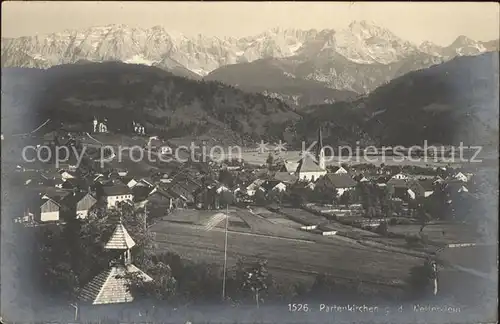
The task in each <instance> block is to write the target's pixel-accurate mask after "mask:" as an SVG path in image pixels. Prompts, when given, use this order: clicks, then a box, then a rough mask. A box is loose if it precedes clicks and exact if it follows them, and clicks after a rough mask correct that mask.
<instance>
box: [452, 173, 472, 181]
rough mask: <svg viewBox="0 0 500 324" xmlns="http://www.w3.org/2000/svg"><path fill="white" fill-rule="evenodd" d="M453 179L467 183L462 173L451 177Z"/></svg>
mask: <svg viewBox="0 0 500 324" xmlns="http://www.w3.org/2000/svg"><path fill="white" fill-rule="evenodd" d="M453 178H454V179H457V180H460V181H462V182H467V181H469V178H468V177H467V176H466V175H465V174H463V173H462V172H458V173H456V174H455V175H454V176H453Z"/></svg>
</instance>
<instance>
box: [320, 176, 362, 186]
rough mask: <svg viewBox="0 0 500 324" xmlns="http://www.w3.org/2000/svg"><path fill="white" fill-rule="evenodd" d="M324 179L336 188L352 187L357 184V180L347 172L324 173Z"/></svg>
mask: <svg viewBox="0 0 500 324" xmlns="http://www.w3.org/2000/svg"><path fill="white" fill-rule="evenodd" d="M324 179H325V180H327V181H328V182H329V183H330V184H331V185H332V186H333V187H334V188H352V187H355V186H356V181H354V179H353V178H352V177H351V176H350V175H349V174H347V173H339V174H335V173H327V174H325V175H324Z"/></svg>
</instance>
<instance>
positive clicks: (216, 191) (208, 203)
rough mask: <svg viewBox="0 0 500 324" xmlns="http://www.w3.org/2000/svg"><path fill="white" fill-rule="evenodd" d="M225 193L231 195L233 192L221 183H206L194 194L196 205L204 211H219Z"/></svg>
mask: <svg viewBox="0 0 500 324" xmlns="http://www.w3.org/2000/svg"><path fill="white" fill-rule="evenodd" d="M225 192H227V193H231V190H229V188H227V187H226V186H224V185H223V184H221V183H220V182H218V181H214V180H208V181H204V184H203V185H202V186H201V187H199V188H197V189H196V190H195V191H194V193H193V195H194V198H195V205H196V206H197V207H198V208H202V209H219V208H220V206H221V202H222V198H223V194H224V193H225ZM231 195H232V193H231Z"/></svg>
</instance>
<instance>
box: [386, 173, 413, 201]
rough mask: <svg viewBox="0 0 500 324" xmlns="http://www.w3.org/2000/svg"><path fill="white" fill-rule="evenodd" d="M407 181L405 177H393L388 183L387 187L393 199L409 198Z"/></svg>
mask: <svg viewBox="0 0 500 324" xmlns="http://www.w3.org/2000/svg"><path fill="white" fill-rule="evenodd" d="M406 182H407V179H404V177H396V178H395V177H391V179H390V180H389V181H388V182H387V187H388V188H389V189H390V190H391V191H392V195H393V197H396V198H400V199H403V200H404V199H406V198H407V197H408V186H407V183H406Z"/></svg>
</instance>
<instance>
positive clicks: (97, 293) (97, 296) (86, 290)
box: [78, 221, 153, 305]
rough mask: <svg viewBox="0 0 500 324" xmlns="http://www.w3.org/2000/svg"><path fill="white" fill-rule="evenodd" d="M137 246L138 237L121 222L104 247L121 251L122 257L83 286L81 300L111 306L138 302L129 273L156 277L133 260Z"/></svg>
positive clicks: (85, 302) (148, 278)
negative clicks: (130, 232)
mask: <svg viewBox="0 0 500 324" xmlns="http://www.w3.org/2000/svg"><path fill="white" fill-rule="evenodd" d="M134 246H135V242H134V240H133V239H132V237H131V236H130V234H129V233H128V232H127V229H126V228H125V226H123V224H122V222H121V221H120V222H119V223H118V225H117V226H116V228H115V231H114V232H113V234H112V236H111V238H110V239H109V240H108V242H107V243H106V245H105V246H104V249H106V250H108V251H114V252H117V253H118V257H117V258H115V259H113V260H112V261H111V263H110V266H109V267H108V268H107V269H105V270H104V271H102V272H101V273H100V274H98V275H97V276H96V277H94V278H93V279H92V280H91V281H90V282H89V283H88V284H87V285H85V286H84V287H83V289H82V290H81V291H80V293H79V295H78V299H79V300H80V301H81V303H83V304H91V305H104V304H108V305H109V304H118V303H128V302H132V301H134V296H133V295H132V293H131V292H130V289H129V285H128V280H127V278H126V276H127V274H130V273H135V274H138V278H140V279H141V280H143V281H145V282H149V281H152V280H153V279H152V278H151V277H150V276H148V275H147V274H146V273H144V272H143V271H142V270H140V269H139V268H137V267H136V266H135V265H134V264H133V263H132V255H131V253H130V250H131V249H132V248H133V247H134Z"/></svg>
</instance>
